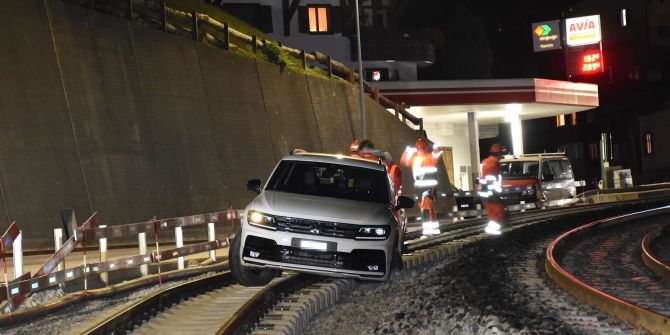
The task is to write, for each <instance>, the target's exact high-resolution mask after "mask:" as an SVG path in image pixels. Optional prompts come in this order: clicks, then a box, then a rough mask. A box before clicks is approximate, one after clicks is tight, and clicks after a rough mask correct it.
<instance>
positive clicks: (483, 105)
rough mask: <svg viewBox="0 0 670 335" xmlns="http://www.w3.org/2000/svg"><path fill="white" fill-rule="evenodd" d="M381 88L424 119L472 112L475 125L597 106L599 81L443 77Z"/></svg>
mask: <svg viewBox="0 0 670 335" xmlns="http://www.w3.org/2000/svg"><path fill="white" fill-rule="evenodd" d="M379 86H380V92H381V93H382V94H384V95H385V96H386V97H388V98H389V99H391V100H393V101H395V102H398V103H401V102H404V103H406V104H408V105H409V106H410V107H411V108H410V112H411V113H412V114H414V115H416V116H417V117H422V118H424V122H426V123H432V122H437V123H444V122H446V123H454V124H465V123H467V113H468V112H476V113H477V120H478V122H479V123H480V124H498V123H502V122H506V121H509V117H516V116H517V115H518V117H519V119H521V120H527V119H536V118H543V117H551V116H556V115H560V114H570V113H576V112H581V111H584V110H588V109H592V108H595V107H598V85H595V84H586V83H573V82H568V81H559V80H549V79H538V78H523V79H486V80H448V81H398V82H380V83H379Z"/></svg>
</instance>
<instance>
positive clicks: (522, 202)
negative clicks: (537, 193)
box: [519, 200, 526, 212]
mask: <svg viewBox="0 0 670 335" xmlns="http://www.w3.org/2000/svg"><path fill="white" fill-rule="evenodd" d="M519 204H520V205H521V212H525V211H526V202H525V201H523V200H521V202H520V203H519Z"/></svg>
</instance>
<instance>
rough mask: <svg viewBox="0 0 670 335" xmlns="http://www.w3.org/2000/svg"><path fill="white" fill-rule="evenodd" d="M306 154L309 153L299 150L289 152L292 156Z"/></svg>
mask: <svg viewBox="0 0 670 335" xmlns="http://www.w3.org/2000/svg"><path fill="white" fill-rule="evenodd" d="M305 153H307V150H305V149H299V148H295V149H292V150H291V151H289V152H288V154H289V155H291V156H292V155H295V154H305Z"/></svg>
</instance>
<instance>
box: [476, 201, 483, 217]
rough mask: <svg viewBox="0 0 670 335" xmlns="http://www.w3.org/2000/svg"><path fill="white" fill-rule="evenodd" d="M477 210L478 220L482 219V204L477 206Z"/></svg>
mask: <svg viewBox="0 0 670 335" xmlns="http://www.w3.org/2000/svg"><path fill="white" fill-rule="evenodd" d="M475 208H476V209H477V213H478V214H477V218H478V219H479V218H481V217H482V212H481V211H482V204H475Z"/></svg>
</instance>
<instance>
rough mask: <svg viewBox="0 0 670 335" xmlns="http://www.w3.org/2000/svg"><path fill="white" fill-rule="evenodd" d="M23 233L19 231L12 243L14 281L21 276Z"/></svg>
mask: <svg viewBox="0 0 670 335" xmlns="http://www.w3.org/2000/svg"><path fill="white" fill-rule="evenodd" d="M21 240H23V231H22V230H19V235H17V236H16V239H15V240H14V243H12V255H13V256H12V258H13V259H14V279H18V278H19V277H21V275H23V245H22V241H21Z"/></svg>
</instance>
